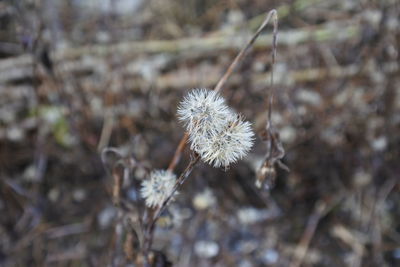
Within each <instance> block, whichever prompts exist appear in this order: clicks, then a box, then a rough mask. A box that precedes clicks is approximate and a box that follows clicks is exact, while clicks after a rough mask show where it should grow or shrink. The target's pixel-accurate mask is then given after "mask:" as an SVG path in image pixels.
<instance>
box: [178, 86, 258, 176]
mask: <svg viewBox="0 0 400 267" xmlns="http://www.w3.org/2000/svg"><path fill="white" fill-rule="evenodd" d="M178 117H179V119H180V120H181V121H183V122H184V123H185V126H186V130H187V132H188V133H189V141H190V148H191V149H192V150H193V151H195V152H196V153H197V154H199V155H200V157H201V158H202V160H203V161H204V162H206V163H208V164H210V165H212V166H214V167H216V168H218V167H225V168H227V167H228V166H229V164H231V163H233V162H236V161H237V160H239V159H241V158H243V157H244V156H245V155H246V154H247V153H248V152H249V150H250V148H251V146H252V145H253V136H254V134H253V132H252V130H251V126H250V123H249V122H246V121H244V120H243V118H242V117H241V116H240V115H238V114H236V112H235V111H233V110H232V109H230V108H229V107H228V106H227V105H226V104H225V100H224V99H223V98H222V97H221V96H220V95H219V94H218V93H216V92H214V91H211V90H207V89H194V90H192V91H191V92H190V93H189V94H188V95H187V96H186V97H185V98H184V99H183V101H182V102H181V104H180V106H179V108H178Z"/></svg>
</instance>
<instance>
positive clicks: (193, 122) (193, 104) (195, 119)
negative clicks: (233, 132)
mask: <svg viewBox="0 0 400 267" xmlns="http://www.w3.org/2000/svg"><path fill="white" fill-rule="evenodd" d="M230 113H231V111H230V109H229V108H228V107H227V105H226V104H225V100H224V99H223V98H222V97H221V96H220V95H219V94H218V93H216V92H215V91H211V90H207V89H194V90H192V91H190V92H189V94H188V95H187V96H186V97H185V98H184V99H183V101H182V102H181V103H180V105H179V107H178V117H179V120H180V121H182V122H183V123H184V124H185V126H186V129H187V131H188V132H202V133H208V132H212V131H213V130H214V129H215V128H216V127H221V126H223V125H225V121H226V118H227V117H229V115H230Z"/></svg>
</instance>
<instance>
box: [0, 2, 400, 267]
mask: <svg viewBox="0 0 400 267" xmlns="http://www.w3.org/2000/svg"><path fill="white" fill-rule="evenodd" d="M273 8H275V9H277V10H278V14H279V33H278V56H277V63H276V65H275V67H274V71H275V72H274V75H275V89H276V102H275V103H276V105H275V108H274V113H273V117H272V119H273V122H274V125H275V126H276V128H277V130H278V132H279V133H280V139H281V141H282V142H283V145H284V147H285V150H286V155H285V158H284V159H283V162H284V163H285V164H286V165H287V166H288V167H289V168H290V172H286V171H283V170H280V169H278V173H277V178H276V185H275V187H273V188H271V189H270V190H267V189H258V188H256V187H255V186H254V182H255V172H256V169H257V167H258V164H260V162H261V161H262V160H263V158H264V155H265V151H266V147H265V144H264V143H263V142H262V141H261V139H260V138H259V137H257V139H256V142H255V146H254V148H253V150H252V152H251V153H250V155H249V157H248V158H246V159H244V160H242V161H241V162H239V163H237V164H235V165H234V166H232V167H231V168H230V169H229V170H227V171H224V170H219V169H213V168H211V167H210V166H207V165H205V164H201V165H200V166H198V167H197V168H196V169H195V171H194V172H193V174H192V176H191V177H190V179H189V180H188V181H187V183H186V184H185V185H184V187H183V189H182V190H181V192H180V194H179V195H178V196H177V197H176V201H175V202H174V203H173V204H172V205H171V206H170V208H169V212H168V214H167V216H166V219H165V220H167V219H168V220H169V222H168V223H165V224H164V225H160V227H158V228H157V231H156V237H155V241H154V247H155V249H157V250H159V251H160V252H161V253H162V255H163V256H165V258H166V259H168V261H169V262H172V263H173V264H174V266H189V265H190V266H241V267H247V266H399V265H400V195H399V176H400V161H399V159H400V134H399V133H400V91H399V88H400V75H399V74H400V71H399V47H400V21H399V18H400V3H399V2H398V1H397V0H381V1H378V0H377V1H373V0H370V1H368V0H337V1H328V0H286V1H270V0H203V1H201V0H175V1H174V0H147V1H145V0H87V1H80V0H8V1H7V0H6V1H1V2H0V25H1V27H0V214H1V216H0V266H133V265H132V264H133V263H130V261H129V257H127V255H126V250H125V251H124V249H123V248H122V247H121V246H120V245H118V244H119V243H118V242H119V241H118V240H117V238H116V236H117V235H116V232H117V231H119V230H121V229H119V228H118V227H116V226H118V224H119V221H118V218H119V217H118V216H117V213H118V211H117V209H116V208H115V207H114V206H113V204H112V200H111V191H112V179H111V178H110V175H109V173H108V172H107V171H106V168H105V166H103V164H102V162H101V159H100V152H101V151H102V150H103V149H104V148H106V147H116V148H118V150H119V151H120V153H121V154H123V155H134V157H135V158H136V159H138V160H140V161H141V162H142V163H143V164H144V165H146V166H149V167H150V168H166V167H167V166H168V164H169V160H170V159H171V157H172V155H173V153H174V150H175V147H176V145H177V144H178V142H179V140H180V138H181V137H182V135H183V127H182V125H180V124H179V123H178V122H177V119H176V107H177V103H178V102H179V100H180V99H181V97H182V96H183V95H184V94H185V93H186V92H187V91H188V90H189V89H191V88H199V87H207V88H212V87H213V86H214V85H215V84H216V83H217V81H218V80H219V78H220V77H221V76H222V74H223V73H224V71H225V70H226V68H227V67H228V66H229V64H230V62H231V61H232V60H233V58H234V57H235V55H236V54H237V53H238V51H239V50H240V48H241V47H242V46H243V45H244V44H245V43H246V41H247V40H249V38H250V37H251V35H252V33H254V31H255V30H256V29H257V27H258V26H259V25H260V23H261V22H262V20H263V19H264V17H265V14H266V12H268V11H270V10H271V9H273ZM271 40H272V38H271V30H265V31H264V32H263V34H262V35H261V36H260V38H259V39H258V40H257V42H256V43H255V45H254V48H253V49H252V51H251V53H250V54H249V55H248V56H247V57H246V58H245V60H244V61H243V62H242V63H241V65H240V67H239V68H238V69H237V70H236V72H235V73H234V75H233V76H232V77H231V78H230V79H229V81H228V83H227V85H226V86H225V88H224V90H223V92H222V94H223V95H224V97H225V98H226V99H227V102H228V103H229V104H230V105H231V106H233V107H235V109H236V110H238V111H239V112H241V113H243V114H244V115H245V116H246V118H247V119H248V120H249V121H251V122H252V123H253V126H254V130H255V132H256V133H258V134H260V133H261V131H262V129H263V128H264V127H265V121H266V114H267V113H266V111H267V105H266V97H267V93H268V92H269V90H270V86H269V79H268V77H269V76H270V70H271V61H270V53H271ZM188 158H189V153H188V151H186V152H185V154H184V157H183V159H182V162H181V163H180V164H179V166H178V168H177V172H178V173H179V172H180V171H181V170H182V169H183V168H184V166H185V163H187V161H188ZM131 179H138V180H140V179H143V173H140V172H135V173H133V175H132V177H131ZM124 190H125V192H124V193H125V194H126V196H127V198H128V199H130V200H131V201H137V199H138V195H137V192H136V191H135V190H133V188H125V189H124ZM132 217H133V219H135V214H132ZM136 219H137V218H136ZM168 220H167V221H168ZM120 236H124V235H123V234H121V235H120ZM160 266H162V265H160Z"/></svg>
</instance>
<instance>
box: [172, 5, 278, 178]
mask: <svg viewBox="0 0 400 267" xmlns="http://www.w3.org/2000/svg"><path fill="white" fill-rule="evenodd" d="M271 18H273V24H274V31H273V36H274V37H273V45H274V47H275V48H276V33H277V28H278V15H277V11H276V10H275V9H272V10H271V11H270V12H268V14H267V16H266V18H265V19H264V21H263V23H262V24H261V26H260V27H259V28H258V29H257V31H256V32H255V33H254V35H253V37H252V38H251V39H250V40H249V41H248V42H247V44H246V45H245V46H244V47H243V48H242V49H241V50H240V52H239V54H238V55H237V56H236V57H235V59H234V60H233V61H232V63H231V65H230V66H229V67H228V69H227V70H226V72H225V74H224V75H223V76H222V77H221V79H220V80H219V81H218V83H217V85H216V86H215V87H214V91H216V92H220V91H221V90H222V88H223V87H224V85H225V83H226V82H227V80H228V78H229V77H230V76H231V75H232V73H233V71H234V70H235V69H236V67H237V65H238V64H239V63H240V62H241V61H242V60H243V58H244V56H245V55H246V54H247V52H248V50H249V49H250V48H251V47H252V46H253V44H254V42H255V41H256V40H257V38H258V36H259V35H260V34H261V32H262V31H263V30H264V28H265V27H266V26H267V25H268V23H269V21H270V20H271ZM274 53H275V54H274ZM275 56H276V49H274V52H273V55H272V59H273V63H274V62H275ZM272 65H273V64H272ZM271 79H272V81H271V84H272V82H273V78H271ZM270 103H271V104H272V96H271V98H270ZM270 106H271V105H270ZM187 139H188V134H187V133H185V135H184V136H183V137H182V139H181V141H180V142H179V145H178V147H177V148H176V150H175V154H174V156H173V158H172V160H171V163H170V164H169V167H168V170H170V171H173V170H174V168H175V166H176V165H177V164H178V162H179V160H180V158H181V155H182V152H183V150H184V149H185V147H186V144H187Z"/></svg>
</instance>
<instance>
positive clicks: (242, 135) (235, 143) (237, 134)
mask: <svg viewBox="0 0 400 267" xmlns="http://www.w3.org/2000/svg"><path fill="white" fill-rule="evenodd" d="M253 136H254V134H253V131H252V130H251V125H250V123H249V122H247V121H243V118H242V117H241V116H240V115H236V114H232V115H231V116H230V118H229V119H228V122H227V124H226V125H225V127H224V129H222V130H221V131H219V132H217V133H216V134H213V135H212V136H210V138H209V139H205V140H204V142H203V143H198V144H197V146H196V149H197V150H195V151H196V152H197V153H198V154H199V155H200V156H201V158H202V159H203V161H205V162H206V163H208V164H210V165H213V166H214V167H216V168H218V167H225V168H226V167H228V166H229V165H230V164H231V163H234V162H236V161H238V160H239V159H241V158H243V157H244V156H245V155H246V154H247V153H248V152H249V151H250V149H251V147H252V145H253Z"/></svg>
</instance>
